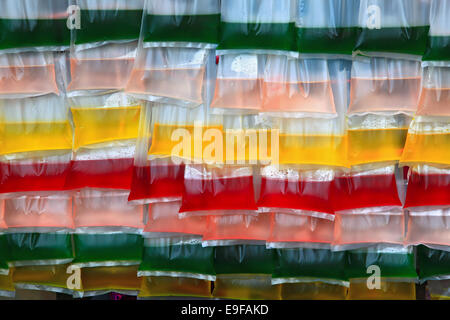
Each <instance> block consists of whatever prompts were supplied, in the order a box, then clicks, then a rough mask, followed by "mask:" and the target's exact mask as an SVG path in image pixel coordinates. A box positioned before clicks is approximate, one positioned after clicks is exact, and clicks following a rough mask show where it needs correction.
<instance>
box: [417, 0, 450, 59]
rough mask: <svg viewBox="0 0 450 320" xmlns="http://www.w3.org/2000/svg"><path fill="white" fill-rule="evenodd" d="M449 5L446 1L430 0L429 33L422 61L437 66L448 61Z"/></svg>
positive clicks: (449, 39)
mask: <svg viewBox="0 0 450 320" xmlns="http://www.w3.org/2000/svg"><path fill="white" fill-rule="evenodd" d="M449 15H450V3H448V1H446V0H432V1H431V4H430V31H429V33H428V42H427V49H426V51H425V54H424V56H423V59H422V60H424V61H427V62H428V61H433V62H432V63H431V64H434V63H437V64H439V63H440V61H442V60H446V61H448V60H450V21H449V20H448V16H449Z"/></svg>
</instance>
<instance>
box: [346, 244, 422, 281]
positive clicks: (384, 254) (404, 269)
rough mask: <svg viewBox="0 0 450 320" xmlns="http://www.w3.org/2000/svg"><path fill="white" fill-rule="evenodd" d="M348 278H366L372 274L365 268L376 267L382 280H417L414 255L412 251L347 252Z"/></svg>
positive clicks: (369, 250) (370, 250) (371, 250)
mask: <svg viewBox="0 0 450 320" xmlns="http://www.w3.org/2000/svg"><path fill="white" fill-rule="evenodd" d="M347 259H348V263H347V268H346V273H347V276H348V278H350V279H357V278H368V277H369V276H370V275H372V272H367V268H368V267H369V266H372V265H376V266H378V267H379V268H380V271H381V277H382V278H404V279H417V273H416V266H415V260H414V254H413V252H412V250H405V249H403V248H401V249H394V250H373V249H365V250H352V251H348V252H347Z"/></svg>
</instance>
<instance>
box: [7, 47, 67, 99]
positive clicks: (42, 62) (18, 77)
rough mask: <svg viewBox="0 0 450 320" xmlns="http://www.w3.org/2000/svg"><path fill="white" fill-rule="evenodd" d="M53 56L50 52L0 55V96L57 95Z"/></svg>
mask: <svg viewBox="0 0 450 320" xmlns="http://www.w3.org/2000/svg"><path fill="white" fill-rule="evenodd" d="M55 63H56V61H55V60H54V57H53V54H52V53H50V52H42V53H41V52H25V53H6V54H1V55H0V96H1V97H2V98H27V97H33V96H39V95H46V94H50V93H54V94H58V93H59V89H58V84H57V79H56V74H55Z"/></svg>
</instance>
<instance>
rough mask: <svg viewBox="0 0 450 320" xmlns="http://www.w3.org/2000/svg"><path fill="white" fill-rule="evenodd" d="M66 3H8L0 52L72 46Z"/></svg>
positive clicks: (0, 24)
mask: <svg viewBox="0 0 450 320" xmlns="http://www.w3.org/2000/svg"><path fill="white" fill-rule="evenodd" d="M68 6H69V1H67V0H62V1H61V0H37V1H31V2H30V1H27V0H5V1H3V3H2V12H1V13H0V43H1V45H0V50H7V51H9V52H20V51H30V50H31V51H36V50H37V51H43V50H53V51H57V50H64V49H65V48H67V47H68V46H69V42H70V30H69V29H68V28H67V18H68V13H67V8H68Z"/></svg>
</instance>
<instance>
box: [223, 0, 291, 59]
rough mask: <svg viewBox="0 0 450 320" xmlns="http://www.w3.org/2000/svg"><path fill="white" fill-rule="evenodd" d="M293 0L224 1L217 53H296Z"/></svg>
mask: <svg viewBox="0 0 450 320" xmlns="http://www.w3.org/2000/svg"><path fill="white" fill-rule="evenodd" d="M295 5H296V1H294V0H245V1H241V0H226V1H222V2H221V12H220V13H221V16H220V20H221V21H220V22H221V27H220V44H219V47H218V49H219V50H218V54H223V53H225V52H227V53H238V52H244V51H247V52H249V51H251V52H259V53H273V54H280V53H281V54H287V55H291V56H294V57H295V56H297V44H296V32H295V13H296V8H295Z"/></svg>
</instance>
